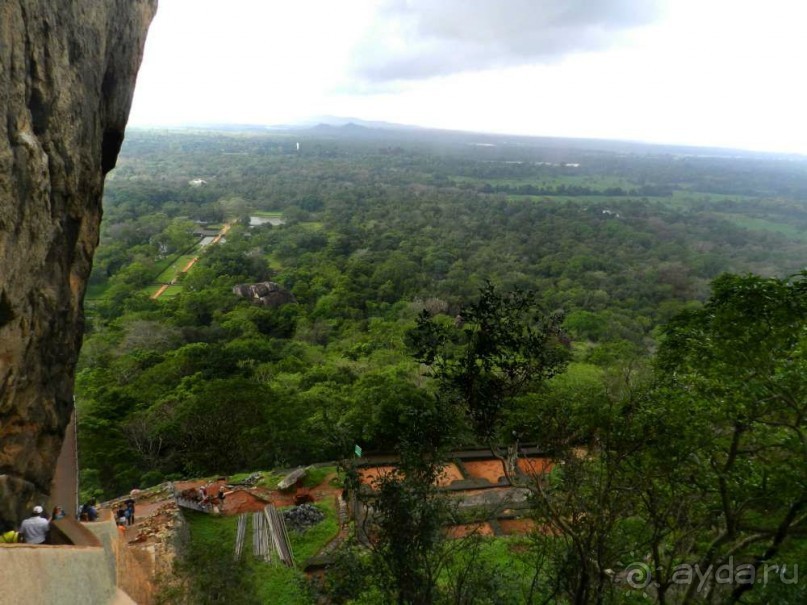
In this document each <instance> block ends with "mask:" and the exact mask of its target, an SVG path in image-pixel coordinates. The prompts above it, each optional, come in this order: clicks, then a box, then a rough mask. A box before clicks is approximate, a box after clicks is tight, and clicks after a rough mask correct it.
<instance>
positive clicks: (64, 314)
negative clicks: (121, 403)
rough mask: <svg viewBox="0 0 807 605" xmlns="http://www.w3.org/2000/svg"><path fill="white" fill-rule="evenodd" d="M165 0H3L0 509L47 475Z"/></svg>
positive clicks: (69, 405) (1, 515)
mask: <svg viewBox="0 0 807 605" xmlns="http://www.w3.org/2000/svg"><path fill="white" fill-rule="evenodd" d="M156 8H157V2H156V0H70V1H58V2H54V1H53V0H13V1H8V2H6V1H3V2H0V520H6V521H17V520H19V518H20V517H21V516H22V515H23V514H24V512H25V511H27V510H29V509H30V506H31V505H32V504H33V503H34V502H37V503H39V502H44V501H46V499H47V494H48V491H49V489H50V485H51V479H52V475H53V472H54V466H55V463H56V458H57V456H58V454H59V449H60V445H61V442H62V438H63V435H64V430H65V426H66V425H67V422H68V420H69V418H70V414H71V411H72V409H73V379H74V371H75V365H76V359H77V357H78V351H79V347H80V345H81V337H82V329H83V325H84V321H83V311H82V301H83V298H84V290H85V286H86V283H87V278H88V276H89V274H90V268H91V265H92V255H93V252H94V251H95V247H96V245H97V244H98V232H99V223H100V221H101V194H102V191H103V179H104V174H106V172H108V171H109V170H111V169H112V168H113V167H114V166H115V161H116V159H117V155H118V151H119V150H120V146H121V143H122V142H123V132H124V126H125V125H126V120H127V118H128V114H129V107H130V105H131V101H132V93H133V90H134V85H135V79H136V76H137V70H138V67H139V65H140V60H141V58H142V54H143V45H144V43H145V38H146V31H147V29H148V25H149V23H150V22H151V19H152V17H153V16H154V12H155V10H156Z"/></svg>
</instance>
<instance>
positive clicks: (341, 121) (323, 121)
mask: <svg viewBox="0 0 807 605" xmlns="http://www.w3.org/2000/svg"><path fill="white" fill-rule="evenodd" d="M318 126H334V127H340V126H350V127H355V126H361V127H364V128H380V129H384V130H428V129H426V128H423V127H421V126H411V125H408V124H396V123H394V122H382V121H378V120H362V119H361V118H345V117H340V116H314V117H311V118H307V119H305V120H300V121H299V122H294V123H292V124H286V125H282V126H271V127H270V128H273V129H274V128H283V129H287V128H293V129H297V128H306V127H308V128H311V127H318Z"/></svg>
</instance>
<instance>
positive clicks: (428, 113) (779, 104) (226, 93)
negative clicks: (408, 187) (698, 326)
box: [132, 0, 807, 153]
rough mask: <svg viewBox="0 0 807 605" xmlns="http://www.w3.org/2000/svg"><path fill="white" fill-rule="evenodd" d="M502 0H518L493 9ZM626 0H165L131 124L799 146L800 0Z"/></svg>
mask: <svg viewBox="0 0 807 605" xmlns="http://www.w3.org/2000/svg"><path fill="white" fill-rule="evenodd" d="M494 4H495V6H497V7H499V6H509V7H510V8H511V9H512V10H511V11H509V12H506V13H503V14H501V15H498V16H497V15H494V14H493V13H491V12H490V10H491V7H492V6H494ZM469 6H475V7H477V8H476V9H475V10H474V11H469V10H468V7H469ZM592 6H594V7H596V8H597V10H596V11H594V12H591V11H592V9H591V7H592ZM631 6H633V7H636V6H639V5H637V4H636V3H634V2H627V1H625V2H615V1H610V0H609V1H608V2H602V3H601V2H585V3H583V1H582V0H577V1H575V2H561V1H560V0H558V1H557V2H548V1H547V0H542V1H540V2H539V1H537V0H532V1H528V0H510V1H509V2H504V1H503V0H500V1H499V2H495V3H494V2H493V0H475V2H467V1H465V2H460V0H439V1H438V0H431V1H427V0H409V1H408V2H403V1H402V0H401V1H395V2H389V1H387V0H384V1H383V2H378V1H375V0H353V1H351V2H329V1H328V2H326V1H318V0H296V1H295V2H294V3H292V2H264V1H259V0H231V1H230V2H228V3H226V4H223V3H221V2H217V1H214V0H162V2H161V3H160V8H159V11H158V15H157V18H156V19H155V22H154V25H153V27H152V31H151V32H150V34H149V42H148V47H147V54H146V60H145V62H144V64H143V67H142V69H141V75H140V79H139V82H138V88H137V91H136V96H135V106H134V109H133V114H132V122H133V123H139V124H178V123H194V122H195V123H200V122H201V123H262V124H277V123H282V122H286V121H290V120H294V119H298V118H302V117H306V116H310V115H321V114H332V115H345V116H356V117H360V118H366V119H379V120H386V121H392V122H401V123H411V124H419V125H424V126H433V127H438V128H457V129H466V130H479V131H489V132H496V131H498V132H509V133H515V134H532V135H552V136H577V137H603V138H620V139H636V140H647V141H658V142H678V143H691V144H703V145H723V146H738V147H748V148H760V149H781V150H789V151H800V152H803V153H807V121H805V120H804V119H803V118H802V114H803V111H804V110H803V108H804V107H805V106H807V89H805V85H804V84H803V83H802V79H801V71H802V70H801V62H802V58H803V57H805V56H807V37H805V36H804V35H803V33H802V31H801V29H802V25H803V23H805V22H807V5H802V4H801V3H796V2H790V1H788V0H768V1H767V2H766V3H765V4H764V5H763V4H760V3H756V2H750V1H737V2H735V1H730V0H710V1H709V2H703V1H701V0H675V1H674V2H672V1H668V4H667V5H666V7H664V10H663V11H661V12H659V11H658V10H657V8H656V5H655V4H654V5H653V7H654V8H653V10H652V11H650V12H641V11H640V12H638V13H636V14H633V13H631V12H630V10H629V8H630V7H631ZM641 6H645V5H644V3H643V4H642V5H641ZM517 7H522V8H523V10H521V9H518V10H517ZM525 7H526V8H525ZM553 7H554V8H553ZM557 7H563V8H562V10H561V9H558V8H557ZM569 7H572V8H569ZM539 8H542V9H544V10H543V11H542V10H538V9H539ZM463 11H464V12H463ZM654 16H655V17H657V20H656V21H654V22H652V23H648V21H650V20H652V18H653V17H654ZM455 17H456V18H455ZM641 24H645V25H641ZM572 31H573V32H575V33H576V35H574V36H573V35H571V32H572ZM559 32H561V33H559ZM562 32H566V33H567V34H568V35H563V34H562ZM539 33H540V34H541V35H538V34H539ZM362 70H364V71H362ZM373 70H376V71H373ZM357 71H359V72H361V73H363V75H364V78H365V79H364V81H363V82H357V81H356V74H357Z"/></svg>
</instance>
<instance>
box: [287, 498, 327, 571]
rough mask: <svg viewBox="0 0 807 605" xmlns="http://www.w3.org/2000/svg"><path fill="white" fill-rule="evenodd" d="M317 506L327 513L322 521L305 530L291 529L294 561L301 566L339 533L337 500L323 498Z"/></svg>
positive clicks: (290, 535) (290, 537)
mask: <svg viewBox="0 0 807 605" xmlns="http://www.w3.org/2000/svg"><path fill="white" fill-rule="evenodd" d="M287 508H288V507H287ZM317 508H318V509H320V510H321V511H322V512H324V513H325V518H324V519H323V520H322V521H320V522H319V523H317V524H316V525H314V526H313V527H309V528H308V529H307V530H306V531H304V532H300V533H298V532H294V531H289V540H290V541H291V549H292V552H293V553H294V561H295V563H296V564H297V565H298V566H299V567H302V566H303V565H305V562H306V561H307V560H308V559H310V558H311V557H313V556H314V555H316V554H317V553H318V552H319V551H320V550H322V549H323V548H324V547H325V545H326V544H328V542H330V541H331V540H333V539H334V538H335V537H336V534H338V533H339V521H338V513H337V510H336V502H334V501H333V499H330V498H329V499H327V500H322V501H320V502H317Z"/></svg>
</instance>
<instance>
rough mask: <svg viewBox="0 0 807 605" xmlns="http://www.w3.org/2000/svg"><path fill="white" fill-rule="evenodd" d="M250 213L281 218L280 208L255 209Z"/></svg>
mask: <svg viewBox="0 0 807 605" xmlns="http://www.w3.org/2000/svg"><path fill="white" fill-rule="evenodd" d="M251 214H252V216H259V217H261V218H283V212H281V211H280V210H256V211H255V212H252V213H251Z"/></svg>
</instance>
